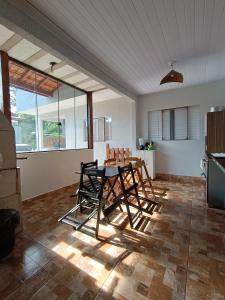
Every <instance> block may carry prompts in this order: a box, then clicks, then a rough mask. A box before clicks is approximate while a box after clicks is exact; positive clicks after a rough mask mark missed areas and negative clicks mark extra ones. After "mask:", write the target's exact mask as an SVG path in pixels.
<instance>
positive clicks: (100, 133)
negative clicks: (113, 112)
mask: <svg viewBox="0 0 225 300" xmlns="http://www.w3.org/2000/svg"><path fill="white" fill-rule="evenodd" d="M86 126H87V123H86V121H85V120H84V121H83V128H84V129H85V128H86ZM86 140H87V137H86ZM93 140H94V142H105V141H110V140H112V118H111V117H100V118H94V119H93Z"/></svg>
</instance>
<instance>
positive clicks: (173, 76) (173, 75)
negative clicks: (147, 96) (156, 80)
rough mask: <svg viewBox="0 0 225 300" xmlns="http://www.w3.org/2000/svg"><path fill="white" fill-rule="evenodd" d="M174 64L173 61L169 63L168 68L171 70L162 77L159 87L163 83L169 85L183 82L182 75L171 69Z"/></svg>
mask: <svg viewBox="0 0 225 300" xmlns="http://www.w3.org/2000/svg"><path fill="white" fill-rule="evenodd" d="M174 63H175V61H171V62H169V66H170V67H171V69H172V70H171V71H170V72H169V73H168V74H167V75H166V76H165V77H163V79H162V80H161V81H160V85H161V84H164V83H170V82H179V83H183V82H184V78H183V74H181V73H179V72H177V71H175V70H174V69H173V65H174Z"/></svg>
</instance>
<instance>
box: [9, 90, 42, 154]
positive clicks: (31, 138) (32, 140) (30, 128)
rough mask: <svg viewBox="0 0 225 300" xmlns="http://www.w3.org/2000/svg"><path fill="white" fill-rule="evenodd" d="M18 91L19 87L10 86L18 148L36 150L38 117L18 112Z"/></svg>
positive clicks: (13, 123)
mask: <svg viewBox="0 0 225 300" xmlns="http://www.w3.org/2000/svg"><path fill="white" fill-rule="evenodd" d="M16 91H17V88H15V87H13V86H10V103H11V111H12V125H13V127H14V130H15V132H16V146H17V150H18V151H20V149H21V150H22V151H25V150H27V151H34V150H36V149H37V140H36V119H35V116H34V115H29V114H23V113H18V112H17V107H16ZM21 144H23V146H21ZM25 145H26V146H25ZM24 147H25V148H24Z"/></svg>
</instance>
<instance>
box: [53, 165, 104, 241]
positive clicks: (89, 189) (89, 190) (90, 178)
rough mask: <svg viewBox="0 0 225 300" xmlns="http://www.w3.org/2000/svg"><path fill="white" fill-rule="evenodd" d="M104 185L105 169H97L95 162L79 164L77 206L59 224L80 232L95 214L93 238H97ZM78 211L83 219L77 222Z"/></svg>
mask: <svg viewBox="0 0 225 300" xmlns="http://www.w3.org/2000/svg"><path fill="white" fill-rule="evenodd" d="M105 183H106V177H105V168H103V169H102V170H99V169H97V161H95V162H91V163H81V175H80V185H79V189H78V191H77V199H78V201H77V205H76V206H75V207H74V208H72V209H71V210H70V211H69V212H67V213H66V214H65V215H64V216H63V217H62V218H60V219H59V222H62V223H66V224H69V225H71V226H72V227H73V228H74V229H75V230H80V229H81V228H82V227H83V226H86V225H85V224H86V223H87V222H88V221H89V220H90V219H91V218H93V217H94V216H95V215H96V214H97V220H96V227H95V228H93V229H94V230H95V236H96V238H98V230H99V222H100V216H101V211H102V205H103V203H102V196H103V190H104V186H105ZM78 211H80V212H81V213H82V214H83V215H84V213H85V218H84V219H81V220H78V218H77V212H78Z"/></svg>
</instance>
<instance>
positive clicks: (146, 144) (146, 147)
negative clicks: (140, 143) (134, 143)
mask: <svg viewBox="0 0 225 300" xmlns="http://www.w3.org/2000/svg"><path fill="white" fill-rule="evenodd" d="M148 146H149V142H147V143H145V150H148Z"/></svg>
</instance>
